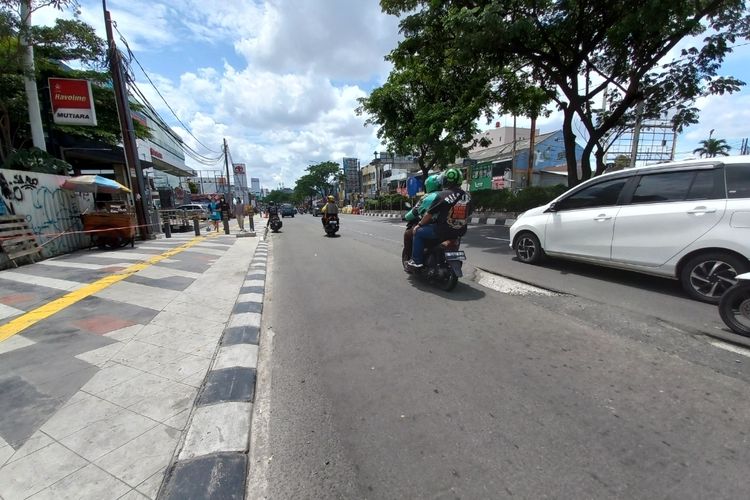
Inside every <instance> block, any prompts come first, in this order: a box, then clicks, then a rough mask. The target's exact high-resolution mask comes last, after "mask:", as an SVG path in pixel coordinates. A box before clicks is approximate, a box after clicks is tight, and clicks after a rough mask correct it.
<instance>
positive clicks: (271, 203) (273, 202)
mask: <svg viewBox="0 0 750 500" xmlns="http://www.w3.org/2000/svg"><path fill="white" fill-rule="evenodd" d="M274 205H276V202H275V201H269V202H268V206H269V207H272V206H274Z"/></svg>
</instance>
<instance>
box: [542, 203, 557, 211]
mask: <svg viewBox="0 0 750 500" xmlns="http://www.w3.org/2000/svg"><path fill="white" fill-rule="evenodd" d="M557 210H558V206H557V203H556V202H555V203H550V204H549V207H547V210H545V212H557Z"/></svg>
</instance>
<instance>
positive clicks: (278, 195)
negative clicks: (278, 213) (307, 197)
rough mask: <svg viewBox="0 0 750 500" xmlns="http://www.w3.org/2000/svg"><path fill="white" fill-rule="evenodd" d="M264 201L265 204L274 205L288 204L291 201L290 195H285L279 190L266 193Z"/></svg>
mask: <svg viewBox="0 0 750 500" xmlns="http://www.w3.org/2000/svg"><path fill="white" fill-rule="evenodd" d="M265 201H266V202H270V201H273V202H275V203H289V202H291V201H292V194H291V193H286V192H284V191H281V190H279V189H274V190H273V191H271V192H270V193H268V196H266V199H265Z"/></svg>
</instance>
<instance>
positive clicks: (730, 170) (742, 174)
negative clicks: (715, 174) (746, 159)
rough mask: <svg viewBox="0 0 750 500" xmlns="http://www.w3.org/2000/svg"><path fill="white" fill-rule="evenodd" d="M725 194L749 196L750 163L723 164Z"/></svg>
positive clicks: (738, 196)
mask: <svg viewBox="0 0 750 500" xmlns="http://www.w3.org/2000/svg"><path fill="white" fill-rule="evenodd" d="M724 171H725V172H726V177H727V196H728V197H729V198H750V165H725V167H724Z"/></svg>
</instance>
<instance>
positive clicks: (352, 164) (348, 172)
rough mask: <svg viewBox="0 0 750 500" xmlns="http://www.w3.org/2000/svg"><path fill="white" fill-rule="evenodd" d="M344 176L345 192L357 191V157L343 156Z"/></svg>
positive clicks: (358, 188) (358, 189)
mask: <svg viewBox="0 0 750 500" xmlns="http://www.w3.org/2000/svg"><path fill="white" fill-rule="evenodd" d="M343 164H344V177H345V179H346V180H345V187H346V192H347V193H358V192H359V191H360V186H359V160H358V159H357V158H344V161H343Z"/></svg>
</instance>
